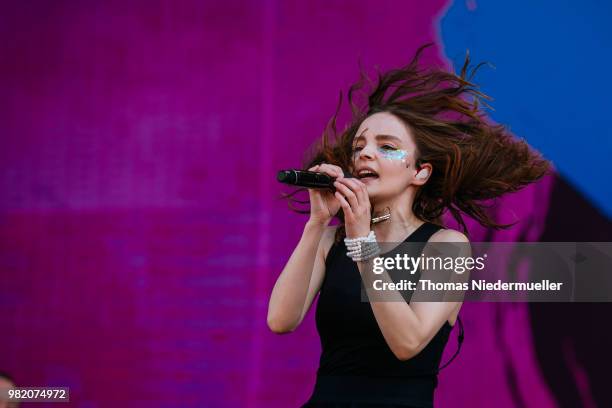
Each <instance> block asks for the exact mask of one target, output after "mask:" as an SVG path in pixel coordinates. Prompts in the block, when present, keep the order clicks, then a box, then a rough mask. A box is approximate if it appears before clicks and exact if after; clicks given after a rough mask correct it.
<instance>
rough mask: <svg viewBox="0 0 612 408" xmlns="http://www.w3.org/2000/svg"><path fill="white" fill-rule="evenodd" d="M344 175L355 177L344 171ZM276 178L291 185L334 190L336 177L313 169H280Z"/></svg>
mask: <svg viewBox="0 0 612 408" xmlns="http://www.w3.org/2000/svg"><path fill="white" fill-rule="evenodd" d="M344 177H346V178H351V177H355V176H353V175H352V174H351V173H349V172H347V171H344ZM276 179H277V180H278V181H280V182H281V183H285V184H289V185H292V186H298V187H306V188H329V189H331V190H332V191H335V190H336V189H335V188H334V181H335V180H336V177H331V176H329V175H327V174H325V173H318V172H315V171H308V170H296V169H290V170H281V171H279V172H278V174H277V175H276Z"/></svg>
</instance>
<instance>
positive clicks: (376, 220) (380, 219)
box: [371, 207, 391, 225]
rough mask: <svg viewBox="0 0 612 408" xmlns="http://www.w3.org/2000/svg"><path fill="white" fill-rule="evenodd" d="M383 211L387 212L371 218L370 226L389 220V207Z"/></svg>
mask: <svg viewBox="0 0 612 408" xmlns="http://www.w3.org/2000/svg"><path fill="white" fill-rule="evenodd" d="M385 210H386V212H387V213H386V214H383V215H379V216H377V217H373V218H372V221H371V224H372V225H374V224H378V223H379V222H383V221H387V220H388V219H389V218H391V209H390V208H389V207H386V208H385Z"/></svg>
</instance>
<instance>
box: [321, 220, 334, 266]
mask: <svg viewBox="0 0 612 408" xmlns="http://www.w3.org/2000/svg"><path fill="white" fill-rule="evenodd" d="M337 230H338V226H337V225H329V226H327V227H325V231H323V236H322V237H321V241H320V243H319V250H320V251H321V253H322V255H323V259H327V254H328V253H329V250H330V249H331V247H332V245H333V244H334V239H335V237H336V231H337Z"/></svg>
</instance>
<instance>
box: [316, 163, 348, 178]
mask: <svg viewBox="0 0 612 408" xmlns="http://www.w3.org/2000/svg"><path fill="white" fill-rule="evenodd" d="M321 171H324V172H325V173H326V174H327V175H330V176H332V177H336V178H341V177H342V176H343V173H342V169H341V168H340V167H338V166H334V165H333V164H327V163H323V164H321Z"/></svg>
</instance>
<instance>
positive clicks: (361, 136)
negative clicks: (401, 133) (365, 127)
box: [353, 133, 402, 144]
mask: <svg viewBox="0 0 612 408" xmlns="http://www.w3.org/2000/svg"><path fill="white" fill-rule="evenodd" d="M374 138H375V139H376V140H394V141H396V142H398V143H401V142H402V139H400V138H399V137H397V136H393V135H376V136H374ZM364 139H365V136H364V135H363V133H362V134H361V135H359V136H357V137H356V138H355V139H354V140H353V144H355V143H357V142H358V141H360V140H364Z"/></svg>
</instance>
